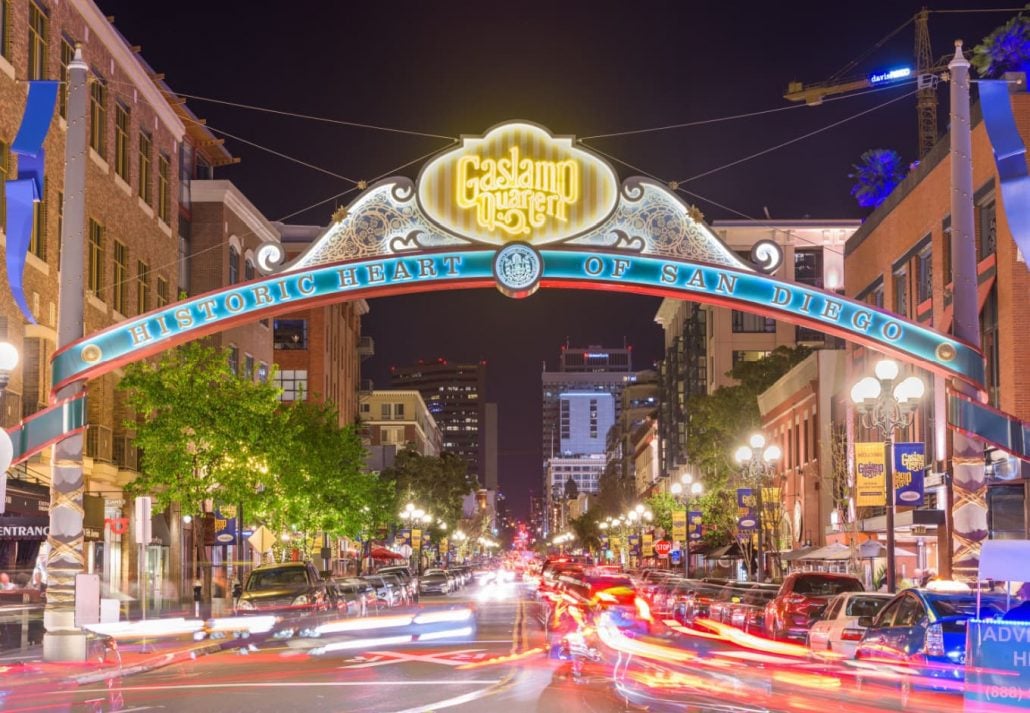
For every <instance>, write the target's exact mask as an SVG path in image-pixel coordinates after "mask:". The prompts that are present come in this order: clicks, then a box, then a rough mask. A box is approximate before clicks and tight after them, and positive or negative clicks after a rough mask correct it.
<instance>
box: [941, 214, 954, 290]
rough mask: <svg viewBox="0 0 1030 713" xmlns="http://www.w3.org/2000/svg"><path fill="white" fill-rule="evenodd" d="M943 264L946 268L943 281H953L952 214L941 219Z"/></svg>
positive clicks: (946, 282)
mask: <svg viewBox="0 0 1030 713" xmlns="http://www.w3.org/2000/svg"><path fill="white" fill-rule="evenodd" d="M941 237H942V238H943V240H941V266H942V268H943V269H944V280H943V283H944V284H945V285H948V284H950V283H951V280H952V277H951V216H950V215H946V216H944V220H942V221H941Z"/></svg>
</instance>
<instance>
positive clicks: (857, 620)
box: [808, 592, 893, 659]
mask: <svg viewBox="0 0 1030 713" xmlns="http://www.w3.org/2000/svg"><path fill="white" fill-rule="evenodd" d="M892 597H893V595H891V594H879V593H876V592H845V593H844V594H838V595H837V596H835V597H834V598H833V599H831V600H830V603H829V604H827V605H826V609H825V610H824V611H823V614H822V616H821V617H819V619H818V620H817V621H816V622H815V623H814V624H812V628H811V629H809V631H808V647H809V648H810V649H812V650H813V651H833V652H835V653H839V654H844V655H845V656H847V657H848V658H849V659H850V658H854V657H855V649H857V648H858V642H860V641H861V640H862V636H863V635H864V634H865V629H866V627H865V626H863V625H862V623H861V621H862V620H863V619H865V618H872V617H875V616H876V615H877V614H879V613H880V610H881V609H883V607H884V606H885V605H886V604H887V602H889V601H890V600H891V599H892Z"/></svg>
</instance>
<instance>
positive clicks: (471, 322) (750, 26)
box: [99, 0, 1019, 515]
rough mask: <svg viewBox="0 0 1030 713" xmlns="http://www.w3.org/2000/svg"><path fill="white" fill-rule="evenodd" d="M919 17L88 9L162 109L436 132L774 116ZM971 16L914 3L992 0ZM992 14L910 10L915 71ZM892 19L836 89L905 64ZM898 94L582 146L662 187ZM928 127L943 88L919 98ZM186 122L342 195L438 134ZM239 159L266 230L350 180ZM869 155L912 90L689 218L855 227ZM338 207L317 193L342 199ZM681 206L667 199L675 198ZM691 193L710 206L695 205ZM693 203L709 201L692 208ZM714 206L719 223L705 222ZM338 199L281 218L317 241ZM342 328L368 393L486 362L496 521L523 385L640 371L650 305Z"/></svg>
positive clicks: (183, 3)
mask: <svg viewBox="0 0 1030 713" xmlns="http://www.w3.org/2000/svg"><path fill="white" fill-rule="evenodd" d="M922 4H923V3H922V2H901V1H890V2H885V1H884V2H865V3H827V2H825V1H824V0H818V1H804V2H801V1H796V0H793V1H791V2H778V3H772V2H736V3H734V2H726V1H720V2H707V1H706V2H699V1H698V0H691V1H690V2H683V1H679V2H643V1H638V2H632V3H630V2H601V1H599V0H593V1H581V2H567V1H565V2H559V1H558V0H550V1H549V2H530V1H528V0H524V1H522V2H517V3H494V2H486V1H480V2H443V1H442V0H438V1H436V2H428V1H426V0H423V1H421V2H399V1H395V2H365V3H357V2H302V1H294V2H260V1H258V2H255V1H253V0H252V1H250V2H236V1H230V0H218V1H217V2H211V0H176V2H174V3H152V2H146V3H143V2H139V0H100V2H99V5H100V7H101V8H102V9H103V11H104V12H105V13H106V14H108V15H113V16H114V18H115V20H114V21H115V25H116V27H117V28H118V29H119V30H120V31H121V32H122V33H123V34H124V35H125V37H126V38H127V39H128V41H129V42H130V44H139V45H142V56H143V57H144V58H145V59H146V60H147V61H148V62H149V63H150V64H151V66H153V67H154V69H155V70H156V71H158V72H162V73H164V74H165V79H166V81H167V83H168V84H169V85H170V86H171V87H172V89H173V90H175V91H177V92H181V93H183V94H192V95H196V96H199V97H206V98H212V99H218V100H222V101H228V102H234V103H241V104H250V105H254V106H260V107H266V108H272V109H277V110H281V111H286V112H291V113H300V114H309V115H317V116H320V117H328V118H332V119H336V120H343V121H346V122H355V123H361V124H369V125H376V126H381V127H390V128H397V129H406V130H411V131H416V132H425V133H430V134H439V135H442V136H448V137H451V136H458V135H460V134H462V133H467V134H479V133H482V132H483V131H484V130H485V129H487V128H488V127H490V126H492V125H494V124H497V123H499V122H502V121H505V120H509V119H528V120H531V121H535V122H537V123H540V124H543V125H544V126H546V127H548V128H549V129H551V131H553V132H554V133H559V134H575V135H577V136H579V137H588V136H596V135H599V134H608V133H612V132H624V131H632V130H638V129H649V128H653V127H661V126H667V125H670V124H679V123H684V122H695V121H699V120H706V119H717V118H720V117H726V116H731V115H736V114H743V113H749V112H756V111H762V110H770V109H777V108H782V107H794V106H797V105H794V104H792V103H790V102H787V101H786V100H784V99H783V98H782V94H783V91H784V90H785V88H786V85H787V83H788V82H789V81H791V80H795V79H796V80H801V81H805V82H814V81H820V80H823V79H826V78H828V77H830V76H831V75H833V74H834V73H835V72H837V71H838V70H839V69H841V68H842V67H843V66H844V65H846V64H847V63H848V62H849V61H851V60H853V59H855V58H857V57H859V56H860V55H862V54H863V53H865V52H866V51H867V50H869V49H871V48H872V46H873V45H874V44H876V43H877V42H878V41H879V40H880V39H881V38H883V37H884V36H885V35H887V34H889V33H890V32H891V31H892V30H894V29H895V28H897V27H898V26H899V25H901V24H902V23H903V22H905V20H906V19H907V18H909V17H911V16H912V15H913V14H914V13H915V12H916V11H917V10H918V9H919V8H920V7H921V6H922ZM1018 5H1019V3H1015V2H1000V3H985V2H984V0H979V1H977V0H957V1H949V2H941V1H938V2H935V3H933V4H932V9H934V10H945V9H968V8H977V7H1013V8H1016V7H1017V6H1018ZM1014 12H1015V11H1013V13H1003V14H984V13H976V14H933V15H931V18H930V32H931V39H932V43H933V50H934V55H935V57H942V56H944V55H946V54H951V53H953V45H952V42H953V40H954V39H955V38H957V37H962V38H964V39H965V41H966V46H967V47H971V46H972V45H975V44H976V43H977V42H979V40H980V39H981V38H982V37H983V36H984V35H985V34H987V33H988V32H990V30H991V29H993V28H994V27H996V26H997V25H1000V24H1002V23H1003V22H1004V21H1006V20H1007V19H1008V18H1009V17H1010V15H1011V14H1014ZM913 38H914V29H913V26H912V25H911V24H910V25H909V26H908V27H906V28H905V29H903V30H901V31H900V32H898V33H897V34H896V35H895V36H894V37H893V39H892V40H890V41H888V42H886V43H885V44H883V46H882V47H881V48H880V49H878V50H876V51H875V52H873V53H872V54H871V55H870V56H869V57H868V58H867V59H865V60H864V61H863V62H861V63H860V64H859V65H858V66H857V67H856V68H855V69H854V70H853V71H850V72H848V73H847V74H846V75H845V76H852V75H859V76H862V75H866V74H868V73H871V72H872V71H876V70H882V69H885V68H889V67H896V66H902V65H911V64H913V60H912V56H913V42H914V39H913ZM911 90H912V87H911V85H908V86H905V87H900V88H895V89H891V90H886V91H881V92H877V93H872V94H866V95H864V96H857V97H852V98H847V99H843V100H840V101H834V102H830V103H826V104H824V105H823V106H820V107H803V106H802V107H798V108H794V109H789V110H786V111H779V112H775V113H769V114H764V115H762V116H757V117H752V118H743V119H736V120H730V121H720V122H715V123H710V124H707V125H699V126H693V127H685V128H678V129H672V130H665V131H658V132H649V133H639V134H633V135H628V136H623V137H608V138H597V139H591V140H589V141H588V143H589V144H590V145H591V146H594V147H597V148H599V149H600V150H602V151H604V152H606V153H609V154H611V155H612V156H614V157H617V158H618V159H621V160H622V161H625V162H627V163H628V164H631V165H633V166H635V167H637V168H638V169H639V170H634V169H631V168H628V167H627V166H626V165H622V164H619V163H615V162H613V163H614V165H615V167H616V169H617V170H618V172H619V174H620V177H621V178H625V177H627V176H630V175H635V174H637V173H640V172H647V173H649V174H652V175H654V176H656V177H658V178H661V179H662V180H679V181H683V180H685V179H688V178H690V177H693V176H696V175H697V174H700V173H702V172H706V171H709V170H710V169H713V168H718V167H721V166H723V165H725V164H727V163H730V162H732V161H735V160H737V159H739V158H742V157H745V156H748V155H750V154H752V153H755V152H758V151H762V150H764V149H767V148H771V147H773V146H776V145H778V144H781V143H783V142H785V141H788V140H790V139H792V138H795V137H797V136H800V135H802V134H805V133H807V132H810V131H814V130H816V129H819V128H822V127H825V126H828V125H829V124H832V123H834V122H837V121H840V120H842V119H845V118H847V117H849V116H852V115H854V114H857V113H859V112H862V111H865V110H868V109H871V108H873V107H875V106H877V105H879V104H881V103H883V102H886V101H888V100H889V99H894V98H897V97H901V96H903V95H904V94H906V93H908V92H909V91H911ZM939 97H940V104H941V112H942V113H941V118H940V129H941V131H942V132H943V131H944V129H945V128H946V120H947V115H946V107H947V85H942V86H941V88H940V90H939ZM188 104H189V106H190V107H191V108H192V109H193V111H194V112H195V113H196V114H197V115H198V116H200V117H203V118H205V119H207V121H208V126H209V127H210V128H211V129H212V130H215V131H218V130H221V131H225V132H228V133H229V134H233V135H234V136H237V137H240V138H242V139H245V140H247V141H250V142H253V143H256V144H260V145H262V146H264V147H267V148H270V149H274V150H275V151H278V152H280V153H283V154H287V155H289V156H291V157H294V158H297V159H300V160H302V161H305V162H307V163H310V164H314V165H317V166H320V167H322V168H325V169H327V170H328V171H330V172H332V173H336V174H339V175H341V176H345V177H347V178H350V179H354V180H357V179H366V180H369V181H371V180H372V179H374V178H376V177H379V176H380V175H383V174H387V175H394V174H396V173H401V174H403V175H407V176H410V177H412V178H414V177H415V176H416V174H417V171H418V168H419V167H420V166H421V163H422V162H421V161H420V162H418V163H415V164H412V165H411V166H409V167H407V168H405V169H403V170H401V171H399V172H398V171H396V167H398V166H401V165H403V164H406V163H408V162H410V161H412V160H413V159H416V158H418V157H421V156H424V155H425V154H427V153H429V152H432V151H435V150H436V149H440V148H444V147H446V146H447V145H448V142H447V140H446V139H439V138H431V137H423V136H413V135H409V134H404V133H393V132H385V131H377V130H371V129H367V128H357V127H350V126H341V125H334V124H328V123H319V122H315V121H311V120H302V119H296V118H290V117H284V116H276V115H272V114H266V113H258V112H255V111H251V110H246V109H241V108H236V107H231V106H225V105H220V104H216V103H212V102H209V101H201V100H197V99H190V100H189V102H188ZM226 145H227V146H228V147H229V149H230V151H232V153H233V154H234V155H236V156H238V157H240V158H241V159H242V163H241V164H239V165H238V166H233V167H228V168H224V169H220V170H219V171H218V172H217V173H216V177H217V178H222V179H228V180H231V181H233V182H234V183H235V184H236V185H237V186H239V187H240V189H241V190H242V191H243V192H244V193H245V194H246V195H247V196H248V197H249V198H250V199H251V201H252V202H253V203H254V204H255V205H256V206H257V207H258V208H259V209H260V210H261V211H262V212H264V214H265V215H266V216H267V217H268V218H270V219H272V220H276V219H280V218H283V217H285V216H287V215H290V214H293V213H294V212H295V211H298V210H301V209H303V208H306V207H307V206H310V205H312V204H314V203H316V202H317V201H321V200H323V199H326V198H330V197H331V196H334V195H336V194H339V193H341V192H343V191H346V190H347V189H349V188H351V187H352V185H353V184H352V183H350V182H348V181H345V180H342V179H341V178H337V177H333V176H330V175H326V174H324V173H319V172H317V171H315V170H312V169H310V168H305V167H303V166H300V165H297V164H295V163H291V162H289V161H286V160H284V159H282V158H279V157H276V156H273V155H271V154H269V153H266V152H264V151H261V150H259V149H257V148H254V147H252V146H248V145H246V144H244V143H242V142H240V141H236V140H233V139H231V138H230V139H227V141H226ZM870 148H893V149H896V150H898V151H899V152H900V153H901V154H902V156H903V157H904V159H905V160H906V161H912V160H914V159H915V158H916V155H915V154H916V116H915V98H914V97H908V98H904V99H900V100H899V101H896V102H895V103H893V104H891V105H890V106H887V107H885V108H883V109H879V110H876V111H873V112H871V113H869V114H866V115H864V116H861V117H858V118H856V119H854V120H853V121H850V122H848V123H846V124H843V125H841V126H839V127H836V128H833V129H830V130H828V131H826V132H824V133H821V134H819V135H817V136H814V137H812V138H808V139H805V140H803V141H800V142H798V143H795V144H792V145H790V146H787V147H784V148H781V149H778V150H776V151H773V152H771V153H769V154H766V155H764V156H762V157H760V158H756V159H754V160H750V161H747V162H744V163H742V164H740V165H737V166H734V167H731V168H728V169H726V170H723V171H719V172H716V173H713V174H711V175H708V176H705V177H703V178H700V179H698V180H694V181H690V182H688V183H686V184H685V188H687V189H688V190H690V191H692V192H694V193H695V194H697V196H698V197H694V198H691V197H690V196H683V197H684V199H685V200H687V201H690V202H695V203H697V205H698V206H699V207H700V208H701V209H702V211H703V212H704V214H705V216H706V218H707V219H708V220H716V219H719V218H739V217H741V216H740V215H738V214H735V213H733V212H731V210H730V209H732V210H733V211H739V212H740V213H743V214H745V215H746V216H748V217H763V215H764V211H765V210H768V212H769V214H770V215H771V216H772V217H773V218H774V219H776V218H783V219H789V218H803V217H811V218H856V217H861V216H862V215H863V211H862V209H859V208H858V206H857V204H856V203H855V202H854V200H853V199H852V198H851V197H850V195H849V189H850V186H851V181H850V179H849V178H848V173H849V172H850V168H851V164H852V163H855V162H857V161H858V157H859V156H860V155H861V153H862V152H863V151H865V150H867V149H870ZM355 195H356V192H351V193H349V194H347V195H346V196H344V197H343V198H341V199H339V201H338V202H339V203H342V204H346V203H347V202H349V201H350V200H352V199H353V198H354V196H355ZM681 195H682V194H681ZM710 201H711V202H710ZM713 202H714V203H713ZM716 204H721V206H723V207H719V205H716ZM336 205H337V201H333V200H330V201H329V202H327V203H324V204H322V205H321V206H319V207H317V208H313V209H310V210H307V211H306V212H303V213H300V214H298V215H295V216H293V217H291V218H290V219H289V220H290V221H291V222H298V223H308V224H319V225H326V224H327V223H328V221H329V218H330V215H331V213H332V212H333V209H334V207H335V206H336ZM370 304H371V313H370V314H369V315H368V316H367V317H366V318H365V320H364V322H363V329H364V331H365V333H366V334H369V335H371V336H372V337H373V338H374V339H375V342H376V355H375V357H374V358H373V359H371V360H369V361H367V362H365V364H364V367H363V369H364V373H363V376H364V377H365V378H371V379H373V380H374V381H375V382H376V384H377V386H380V387H388V386H389V379H388V377H387V373H388V370H389V367H390V366H391V365H394V364H396V365H401V364H409V363H413V362H415V361H417V360H418V359H420V358H421V359H435V358H437V357H443V358H446V359H449V360H452V361H464V360H486V361H487V363H488V376H487V379H488V392H489V393H488V396H489V398H490V399H491V400H494V401H497V402H498V403H499V418H500V426H501V453H500V471H501V487H502V489H503V490H504V491H505V493H506V494H507V496H508V501H509V504H510V505H511V507H512V509H513V510H514V511H515V512H516V513H517V514H519V515H525V514H526V513H527V512H528V493H529V490H530V489H531V488H532V489H539V487H540V462H541V454H540V376H539V374H540V371H541V364H542V362H543V361H544V360H547V361H548V363H549V364H550V365H551V368H554V367H555V366H556V363H557V357H558V352H559V349H560V346H561V345H562V344H563V343H564V342H565V341H566V339H568V340H569V341H570V342H571V344H573V345H575V346H587V345H589V344H602V345H605V346H621V345H622V343H623V340H624V339H625V341H626V342H627V343H628V344H631V345H632V346H633V360H634V367H635V368H638V369H642V368H648V367H650V366H651V365H652V364H653V363H654V362H655V361H657V360H659V359H660V358H661V357H662V349H663V347H662V334H661V330H660V329H659V328H658V326H657V325H655V324H654V321H653V317H654V313H655V311H656V310H657V307H658V304H659V300H657V299H654V298H650V297H636V296H628V295H615V294H608V293H601V292H596V293H595V292H575V291H567V292H558V291H541V292H538V293H537V294H535V295H534V296H532V297H531V298H529V299H526V300H510V299H508V298H506V297H503V296H501V295H500V294H499V293H498V292H497V291H495V290H480V291H476V292H454V293H445V294H429V295H415V296H409V297H392V298H382V299H378V300H374V301H372V302H371V303H370Z"/></svg>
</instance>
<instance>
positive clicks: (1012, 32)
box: [970, 4, 1030, 77]
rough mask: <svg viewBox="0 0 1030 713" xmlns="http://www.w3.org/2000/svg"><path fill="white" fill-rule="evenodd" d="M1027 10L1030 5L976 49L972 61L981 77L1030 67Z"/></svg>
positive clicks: (1029, 68)
mask: <svg viewBox="0 0 1030 713" xmlns="http://www.w3.org/2000/svg"><path fill="white" fill-rule="evenodd" d="M1028 9H1030V4H1028V5H1026V6H1025V7H1024V9H1023V12H1020V13H1019V14H1018V15H1016V16H1015V17H1013V18H1012V19H1011V20H1009V21H1008V22H1006V23H1005V24H1004V25H1002V26H1001V27H998V28H997V29H995V30H994V32H992V33H991V34H989V35H987V36H986V37H984V38H983V40H981V41H980V44H978V45H977V46H976V47H974V48H973V56H972V58H971V59H970V64H972V65H973V67H974V68H976V71H977V72H978V73H979V74H980V76H981V77H1000V76H1001V75H1002V74H1004V73H1005V72H1026V71H1028V70H1030V16H1028V15H1026V14H1025V12H1026V10H1028Z"/></svg>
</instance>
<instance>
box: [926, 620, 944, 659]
mask: <svg viewBox="0 0 1030 713" xmlns="http://www.w3.org/2000/svg"><path fill="white" fill-rule="evenodd" d="M926 655H927V656H944V629H943V628H942V627H941V625H940V624H931V625H930V626H928V627H926Z"/></svg>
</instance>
